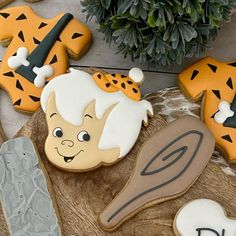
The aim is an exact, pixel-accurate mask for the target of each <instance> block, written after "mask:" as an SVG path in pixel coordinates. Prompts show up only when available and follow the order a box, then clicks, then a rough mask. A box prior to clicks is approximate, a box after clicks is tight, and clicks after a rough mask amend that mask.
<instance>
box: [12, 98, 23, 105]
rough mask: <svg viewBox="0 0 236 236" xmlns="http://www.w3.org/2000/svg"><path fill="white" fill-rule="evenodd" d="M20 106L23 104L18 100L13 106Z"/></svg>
mask: <svg viewBox="0 0 236 236" xmlns="http://www.w3.org/2000/svg"><path fill="white" fill-rule="evenodd" d="M20 104H21V99H18V100H17V101H15V102H14V103H13V106H20Z"/></svg>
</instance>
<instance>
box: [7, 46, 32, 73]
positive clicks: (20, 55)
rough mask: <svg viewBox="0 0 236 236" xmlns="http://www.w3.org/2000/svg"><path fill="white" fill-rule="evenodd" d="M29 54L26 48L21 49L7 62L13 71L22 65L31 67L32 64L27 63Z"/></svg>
mask: <svg viewBox="0 0 236 236" xmlns="http://www.w3.org/2000/svg"><path fill="white" fill-rule="evenodd" d="M28 54H29V51H28V49H27V48H25V47H20V48H18V50H17V53H16V55H15V56H11V57H9V58H8V60H7V64H8V66H9V67H10V68H11V69H16V68H18V67H19V66H21V65H24V66H29V65H30V63H29V61H27V56H28Z"/></svg>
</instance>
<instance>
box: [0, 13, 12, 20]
mask: <svg viewBox="0 0 236 236" xmlns="http://www.w3.org/2000/svg"><path fill="white" fill-rule="evenodd" d="M0 16H2V17H4V18H5V19H6V18H7V17H8V16H10V14H9V13H4V12H2V13H0Z"/></svg>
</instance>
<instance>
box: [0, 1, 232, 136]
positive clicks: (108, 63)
mask: <svg viewBox="0 0 236 236" xmlns="http://www.w3.org/2000/svg"><path fill="white" fill-rule="evenodd" d="M25 4H27V5H30V6H32V8H33V9H34V10H35V11H36V12H37V13H38V14H39V15H41V16H42V17H46V18H50V17H53V16H55V15H57V14H58V13H60V12H71V13H72V14H73V15H74V17H76V18H78V19H79V20H80V21H85V14H83V13H82V12H81V5H80V0H66V1H65V0H43V1H41V2H38V3H26V2H24V1H23V0H16V1H14V2H13V3H11V4H9V7H11V6H17V5H25ZM87 24H88V26H89V27H90V29H91V30H92V32H93V44H92V46H91V48H90V50H89V51H88V52H87V54H86V55H85V56H84V57H83V58H82V59H81V60H79V61H73V60H71V61H70V66H72V67H79V68H87V67H98V68H101V69H105V70H107V71H109V72H121V73H124V74H127V73H128V70H129V69H130V68H132V67H134V66H138V67H140V68H142V69H143V70H144V72H145V77H146V80H145V82H144V84H143V87H142V93H143V94H146V93H149V92H153V91H157V90H159V89H161V88H165V87H170V86H175V85H176V78H177V74H178V73H179V72H180V71H181V70H182V69H183V68H185V67H187V66H188V65H190V64H192V63H193V62H194V61H196V60H198V58H192V59H186V60H185V61H184V63H183V64H182V65H180V66H172V67H170V68H161V67H157V66H156V67H154V66H150V65H148V64H143V65H141V64H139V63H137V62H133V61H131V60H130V58H126V59H124V58H123V55H121V54H115V53H116V47H115V46H114V45H111V47H109V45H108V44H107V43H106V42H105V41H104V40H103V34H102V33H99V32H98V31H97V30H96V29H97V28H98V25H97V24H96V23H95V22H94V21H90V22H88V23H87ZM235 25H236V14H235V15H234V16H233V17H232V21H231V22H230V23H224V24H223V25H222V29H221V32H220V34H219V36H218V38H217V40H216V42H214V43H213V44H212V47H211V48H210V49H208V50H207V53H206V54H207V55H210V56H213V57H215V58H217V59H220V60H227V61H228V60H232V59H235V57H236V52H235V50H232V49H234V48H235V49H236V33H235V28H234V27H235ZM4 52H5V48H2V47H0V62H1V59H2V57H3V54H4ZM28 119H29V116H28V115H25V114H21V113H19V112H15V111H14V109H13V108H12V105H11V103H10V100H9V98H8V96H7V94H6V93H5V92H4V91H1V94H0V121H1V123H2V126H3V128H4V130H5V133H6V135H7V136H8V137H12V136H13V135H14V134H15V133H16V132H17V131H18V130H19V129H20V128H21V126H22V125H23V124H24V123H25V122H26V121H27V120H28Z"/></svg>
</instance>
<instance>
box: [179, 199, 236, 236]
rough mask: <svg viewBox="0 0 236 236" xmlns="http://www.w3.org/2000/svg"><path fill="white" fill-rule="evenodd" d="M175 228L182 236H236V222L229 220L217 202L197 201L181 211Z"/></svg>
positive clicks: (188, 204)
mask: <svg viewBox="0 0 236 236" xmlns="http://www.w3.org/2000/svg"><path fill="white" fill-rule="evenodd" d="M174 228H175V232H176V231H177V232H176V233H177V235H181V236H199V235H201V236H218V235H219V236H222V235H225V236H227V235H229V236H233V235H236V220H233V219H230V218H227V216H226V213H225V211H224V209H223V208H222V206H221V205H220V204H218V203H217V202H215V201H212V200H209V199H197V200H194V201H192V202H189V203H187V204H186V205H185V206H184V207H183V208H181V209H180V210H179V212H178V213H177V214H176V218H175V221H174ZM204 228H205V230H204ZM199 232H200V233H199Z"/></svg>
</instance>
